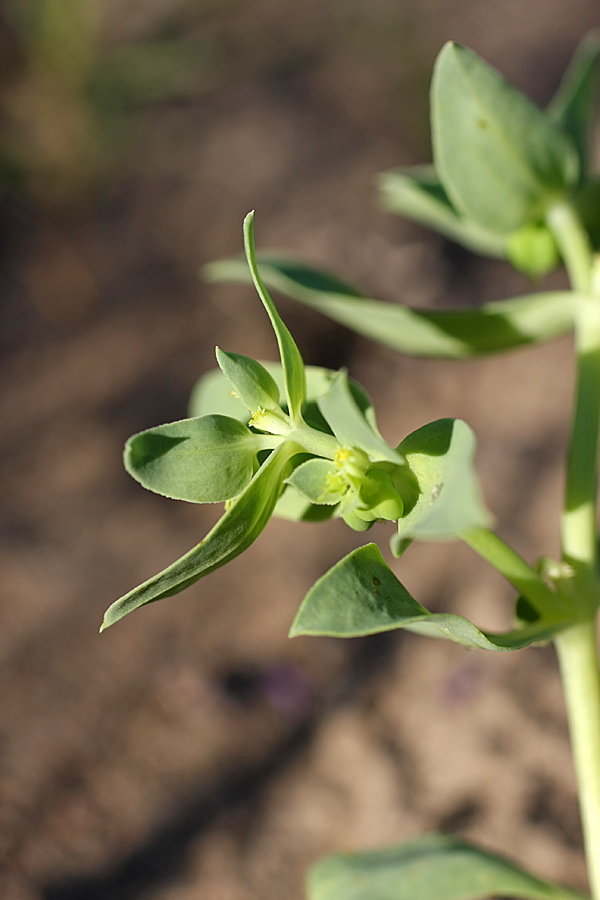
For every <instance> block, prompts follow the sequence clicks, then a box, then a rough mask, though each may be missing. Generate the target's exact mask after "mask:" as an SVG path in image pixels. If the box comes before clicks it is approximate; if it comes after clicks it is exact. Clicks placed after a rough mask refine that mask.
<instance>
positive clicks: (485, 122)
mask: <svg viewBox="0 0 600 900" xmlns="http://www.w3.org/2000/svg"><path fill="white" fill-rule="evenodd" d="M477 127H478V128H481V130H482V131H485V129H486V128H489V127H490V123H489V121H488V120H487V119H477Z"/></svg>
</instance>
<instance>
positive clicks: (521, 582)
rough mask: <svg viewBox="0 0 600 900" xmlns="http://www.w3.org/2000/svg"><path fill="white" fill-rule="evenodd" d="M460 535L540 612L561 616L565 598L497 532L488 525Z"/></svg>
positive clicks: (546, 614)
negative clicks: (549, 585) (556, 592)
mask: <svg viewBox="0 0 600 900" xmlns="http://www.w3.org/2000/svg"><path fill="white" fill-rule="evenodd" d="M460 537H461V540H463V541H464V542H465V544H468V545H469V547H471V549H472V550H474V551H475V552H476V553H478V554H479V555H480V556H482V557H483V559H485V560H487V562H489V563H490V564H491V565H492V566H493V567H494V568H495V569H496V570H497V571H498V572H500V574H501V575H502V576H504V578H506V580H507V581H509V582H510V584H512V585H513V587H515V588H516V589H517V590H518V591H519V593H520V594H522V595H523V596H524V597H526V598H527V599H528V600H529V601H530V602H531V603H532V604H533V606H534V607H535V609H536V610H537V611H538V612H539V614H540V616H542V617H543V618H544V619H546V620H552V619H554V618H556V619H558V620H559V621H560V620H564V619H565V617H566V613H568V607H567V606H566V604H565V602H564V601H563V600H562V599H561V598H560V597H559V596H558V595H557V594H555V592H554V591H553V590H552V589H551V588H550V587H548V585H547V584H546V582H545V581H543V580H542V579H541V578H540V576H539V575H538V573H537V572H536V571H535V569H532V568H531V566H530V565H529V564H528V563H527V562H525V560H524V559H523V557H522V556H519V554H518V553H517V552H516V550H513V548H512V547H510V546H509V545H508V544H507V543H506V542H505V541H503V540H502V538H500V537H498V535H497V534H494V532H493V531H490V530H489V528H471V529H470V530H469V531H466V532H464V533H463V534H461V536H460Z"/></svg>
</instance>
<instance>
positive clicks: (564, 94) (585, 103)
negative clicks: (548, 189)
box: [548, 30, 600, 174]
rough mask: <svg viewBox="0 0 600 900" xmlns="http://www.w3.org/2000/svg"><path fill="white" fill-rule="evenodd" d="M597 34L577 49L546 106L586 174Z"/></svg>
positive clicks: (599, 46)
mask: <svg viewBox="0 0 600 900" xmlns="http://www.w3.org/2000/svg"><path fill="white" fill-rule="evenodd" d="M599 59H600V31H598V30H596V31H591V32H590V33H589V34H588V35H586V37H584V39H583V40H582V42H581V43H580V44H579V46H578V47H577V50H576V51H575V54H574V56H573V59H572V60H571V62H570V64H569V66H568V68H567V70H566V72H565V74H564V76H563V78H562V81H561V83H560V86H559V88H558V91H557V92H556V94H555V95H554V97H553V98H552V101H551V102H550V105H549V106H548V114H549V115H550V116H551V118H552V119H554V121H555V122H557V123H558V124H559V125H561V126H562V127H563V129H564V130H565V131H566V132H567V133H568V134H569V135H570V137H571V140H572V141H573V143H574V145H575V147H576V148H577V150H578V151H579V158H580V160H581V169H582V174H585V173H586V172H587V167H588V157H589V152H590V142H591V137H592V132H593V127H594V118H595V113H596V94H597V88H598V62H599Z"/></svg>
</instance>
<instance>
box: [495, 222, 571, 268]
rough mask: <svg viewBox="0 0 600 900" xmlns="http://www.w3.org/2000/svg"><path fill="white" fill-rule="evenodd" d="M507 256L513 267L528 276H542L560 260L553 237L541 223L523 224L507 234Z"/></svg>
mask: <svg viewBox="0 0 600 900" xmlns="http://www.w3.org/2000/svg"><path fill="white" fill-rule="evenodd" d="M507 256H508V259H509V261H510V262H511V263H512V265H513V266H514V267H515V269H518V270H519V272H522V273H523V274H524V275H528V276H529V278H542V277H543V276H544V275H547V274H548V272H550V271H551V270H552V269H554V268H555V267H556V266H557V265H558V263H559V260H560V257H559V253H558V247H557V246H556V242H555V240H554V237H553V236H552V233H551V231H550V230H549V229H548V228H546V226H545V225H544V224H543V223H540V224H536V225H525V226H524V227H523V228H520V229H519V231H513V233H512V234H509V236H508V240H507Z"/></svg>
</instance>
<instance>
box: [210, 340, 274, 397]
mask: <svg viewBox="0 0 600 900" xmlns="http://www.w3.org/2000/svg"><path fill="white" fill-rule="evenodd" d="M216 353H217V362H218V363H219V367H220V369H221V371H222V372H223V374H224V375H225V377H226V378H227V380H228V381H229V383H230V384H231V387H232V388H233V390H234V392H235V393H236V394H237V395H238V397H239V398H240V400H241V401H242V403H243V404H244V406H245V407H246V408H247V409H248V410H249V411H250V412H255V411H256V410H257V409H259V408H262V409H279V388H278V386H277V382H276V381H275V379H274V378H273V376H272V375H271V374H270V372H269V371H268V370H267V369H265V367H264V366H262V365H261V364H260V363H259V362H257V361H256V360H255V359H251V358H250V357H249V356H242V354H241V353H227V352H226V351H225V350H220V349H219V348H218V347H217V351H216Z"/></svg>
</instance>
